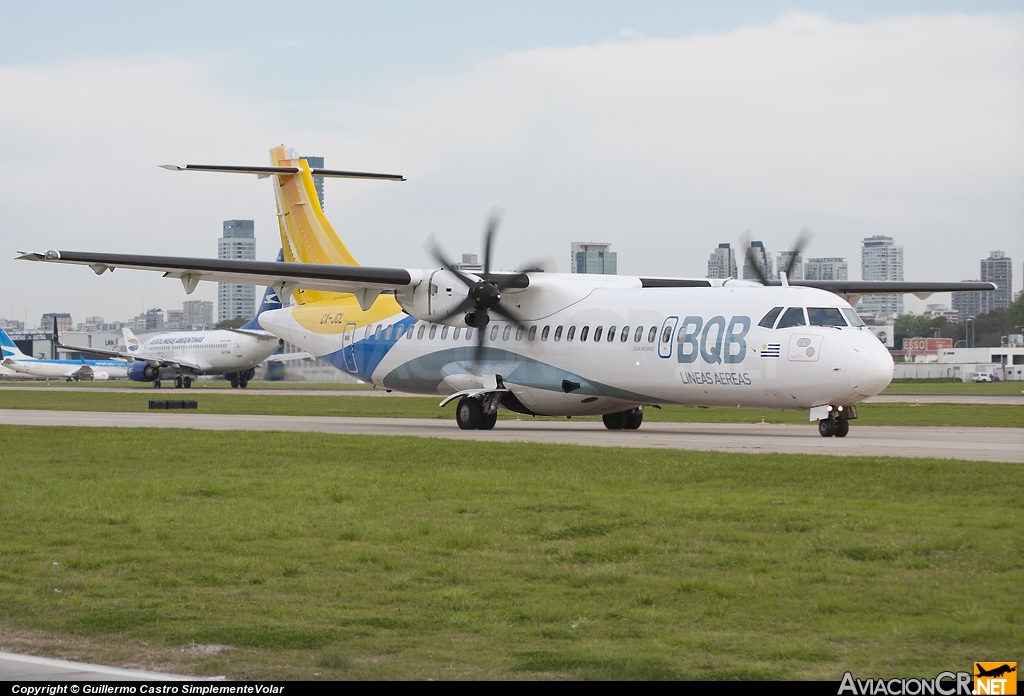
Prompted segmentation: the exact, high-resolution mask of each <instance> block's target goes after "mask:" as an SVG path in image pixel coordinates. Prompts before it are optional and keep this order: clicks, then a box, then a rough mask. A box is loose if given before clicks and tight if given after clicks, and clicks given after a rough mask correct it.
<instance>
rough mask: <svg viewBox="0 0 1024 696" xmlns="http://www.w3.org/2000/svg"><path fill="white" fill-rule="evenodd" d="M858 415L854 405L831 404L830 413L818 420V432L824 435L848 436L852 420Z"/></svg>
mask: <svg viewBox="0 0 1024 696" xmlns="http://www.w3.org/2000/svg"><path fill="white" fill-rule="evenodd" d="M856 417H857V409H856V408H855V407H853V406H849V407H846V408H844V407H842V406H836V407H832V406H829V411H828V415H827V416H825V417H824V418H822V419H821V420H819V421H818V434H819V435H821V436H822V437H846V436H847V435H848V434H849V432H850V420H851V419H853V418H856Z"/></svg>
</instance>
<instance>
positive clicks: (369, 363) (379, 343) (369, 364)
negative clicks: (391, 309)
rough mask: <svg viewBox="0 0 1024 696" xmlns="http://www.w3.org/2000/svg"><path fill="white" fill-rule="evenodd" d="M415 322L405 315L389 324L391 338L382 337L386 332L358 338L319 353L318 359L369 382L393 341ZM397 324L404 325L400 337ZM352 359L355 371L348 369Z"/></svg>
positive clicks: (393, 343) (412, 318) (396, 340)
mask: <svg viewBox="0 0 1024 696" xmlns="http://www.w3.org/2000/svg"><path fill="white" fill-rule="evenodd" d="M415 323H416V319H415V317H409V316H407V317H406V318H405V319H402V320H401V321H397V322H395V323H394V324H392V325H391V338H384V333H386V332H382V334H381V337H380V338H373V337H372V336H371V337H370V338H364V339H360V340H358V341H355V342H354V343H353V344H352V345H351V346H348V347H346V348H343V349H342V350H336V351H334V352H333V353H328V354H327V355H321V356H320V359H321V360H326V361H327V362H329V363H331V364H332V365H334V366H335V367H336V368H338V369H339V370H341V371H342V372H348V373H349V374H354V375H356V376H357V377H359V379H361V380H364V381H366V382H370V381H372V378H373V372H374V370H376V369H377V366H378V365H380V361H381V360H383V359H384V356H385V355H387V354H388V351H389V350H391V347H392V346H393V345H395V343H397V342H398V341H399V340H402V339H404V338H405V334H404V331H408V330H409V327H411V326H413V325H414V324H415ZM399 326H404V327H405V329H404V331H403V336H402V339H397V338H395V335H396V333H397V331H398V327H399ZM353 359H355V365H356V371H355V372H352V370H351V369H349V366H350V365H351V364H352V360H353Z"/></svg>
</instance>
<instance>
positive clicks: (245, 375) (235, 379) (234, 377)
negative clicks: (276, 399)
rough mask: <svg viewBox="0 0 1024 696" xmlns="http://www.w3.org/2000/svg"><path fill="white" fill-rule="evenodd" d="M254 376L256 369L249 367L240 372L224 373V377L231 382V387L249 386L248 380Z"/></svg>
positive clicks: (241, 387)
mask: <svg viewBox="0 0 1024 696" xmlns="http://www.w3.org/2000/svg"><path fill="white" fill-rule="evenodd" d="M255 376H256V370H255V369H254V368H249V369H248V370H243V371H242V372H231V373H228V374H226V375H224V377H225V379H227V380H228V381H229V382H231V388H232V389H245V388H246V387H247V386H249V380H250V379H252V378H253V377H255Z"/></svg>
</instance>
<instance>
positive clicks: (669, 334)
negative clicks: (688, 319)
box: [658, 317, 679, 358]
mask: <svg viewBox="0 0 1024 696" xmlns="http://www.w3.org/2000/svg"><path fill="white" fill-rule="evenodd" d="M678 323H679V317H669V318H668V319H666V320H665V322H664V323H663V324H662V325H661V332H660V333H659V334H658V357H659V358H671V357H672V346H673V345H675V342H676V341H675V337H676V325H677V324H678Z"/></svg>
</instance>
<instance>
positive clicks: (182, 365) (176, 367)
mask: <svg viewBox="0 0 1024 696" xmlns="http://www.w3.org/2000/svg"><path fill="white" fill-rule="evenodd" d="M280 308H281V300H280V299H278V297H277V293H275V292H274V289H273V288H267V289H266V291H265V292H264V294H263V302H262V303H261V304H260V308H259V311H258V312H257V313H256V316H255V317H253V319H252V320H250V321H249V322H248V323H247V324H245V325H244V326H242V327H240V328H238V329H217V330H214V331H176V332H173V333H162V334H157V335H156V336H153V337H151V338H149V339H147V340H146V342H145V343H140V341H139V339H138V338H137V337H136V336H135V334H134V333H132V330H131V329H128V328H125V329H123V332H124V340H125V347H126V349H125V350H124V351H97V350H96V349H93V348H79V347H76V346H66V345H63V344H61V347H62V348H65V349H68V350H79V351H82V350H84V351H92V352H94V353H99V354H101V355H114V356H119V357H123V358H125V359H127V360H129V361H130V363H131V364H129V365H128V368H127V376H128V378H129V379H132V380H135V381H136V382H152V383H153V386H154V387H159V386H161V383H162V381H163V380H170V379H173V380H174V386H175V387H184V388H186V389H187V388H189V387H191V386H192V381H193V380H194V379H195V378H196V377H198V376H199V375H224V377H225V378H226V379H227V380H229V381H230V382H231V386H232V387H242V388H245V387H246V386H247V385H248V384H249V380H250V379H252V378H253V375H254V374H255V373H256V366H257V365H259V364H260V363H262V362H263V361H264V360H266V359H267V358H268V357H270V356H271V355H272V354H273V353H274V351H276V350H277V349H278V348H280V347H281V344H282V343H283V341H282V340H281V339H280V338H279V337H277V336H275V335H274V334H272V333H270V332H269V331H267V330H265V329H263V328H262V327H260V325H259V323H258V320H259V317H260V316H261V315H262V314H263V313H264V312H267V311H271V310H275V309H280ZM302 357H309V356H308V355H306V354H301V353H292V354H289V355H285V356H280V357H279V359H285V360H292V359H296V358H302ZM121 362H123V361H121Z"/></svg>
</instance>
